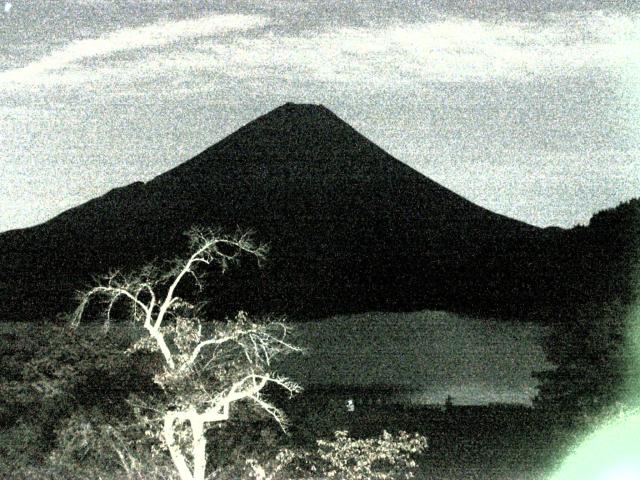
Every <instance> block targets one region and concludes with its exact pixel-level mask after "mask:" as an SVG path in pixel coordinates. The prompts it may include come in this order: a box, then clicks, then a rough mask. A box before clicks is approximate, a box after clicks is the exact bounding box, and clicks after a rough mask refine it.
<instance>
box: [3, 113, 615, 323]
mask: <svg viewBox="0 0 640 480" xmlns="http://www.w3.org/2000/svg"><path fill="white" fill-rule="evenodd" d="M194 224H197V225H204V226H213V227H221V228H222V229H223V231H228V232H233V231H235V230H236V229H237V228H241V229H252V230H254V231H255V237H256V238H257V239H258V240H259V241H262V242H268V243H269V245H270V254H269V258H268V263H267V265H266V267H264V268H262V269H258V268H257V267H256V266H254V265H253V264H252V263H251V262H245V263H244V264H243V266H242V267H241V268H240V269H235V270H234V271H233V272H232V273H231V274H229V275H227V276H225V278H224V281H223V282H222V281H220V282H218V281H215V282H214V285H213V286H212V287H211V291H210V293H211V295H210V300H211V302H212V303H211V305H212V309H213V310H214V312H216V313H221V312H228V311H231V310H234V309H237V308H243V309H245V310H248V311H250V312H256V313H257V312H281V313H287V314H289V315H290V316H292V317H294V318H302V317H320V316H324V315H328V314H332V313H346V312H357V311H360V312H361V311H371V310H418V309H423V308H438V309H447V310H453V311H460V312H472V313H480V314H485V315H495V316H511V315H517V316H518V317H522V316H524V315H531V314H534V313H539V312H544V311H549V310H551V309H552V307H553V306H555V305H557V304H558V303H559V302H561V301H564V300H565V299H566V298H567V297H568V296H571V301H572V302H579V301H581V299H582V297H584V298H586V297H587V296H588V295H589V293H588V292H580V291H577V290H576V288H577V287H576V285H581V284H580V282H582V283H584V281H585V280H584V278H582V276H583V273H584V272H583V271H588V270H589V269H590V268H591V267H592V265H591V264H589V263H588V262H586V261H585V259H584V258H580V259H578V260H579V263H580V265H583V264H584V265H586V266H585V267H584V268H583V269H582V270H580V269H579V268H578V269H576V268H573V262H574V260H576V258H575V256H576V255H578V254H577V253H576V252H577V251H576V249H575V247H576V245H590V243H589V242H590V241H591V240H589V239H590V238H591V229H590V228H589V229H587V228H585V229H583V231H582V233H580V232H579V233H578V234H577V235H573V233H572V232H571V231H564V230H561V229H540V228H537V227H533V226H531V225H527V224H525V223H522V222H519V221H516V220H513V219H510V218H507V217H504V216H501V215H498V214H495V213H492V212H490V211H488V210H486V209H484V208H482V207H479V206H477V205H474V204H473V203H471V202H469V201H467V200H465V199H464V198H462V197H460V196H458V195H456V194H455V193H453V192H451V191H449V190H447V189H446V188H444V187H443V186H441V185H439V184H437V183H435V182H433V181H432V180H430V179H428V178H426V177H425V176H423V175H421V174H420V173H418V172H416V171H415V170H413V169H411V168H410V167H408V166H406V165H404V164H403V163H401V162H399V161H398V160H396V159H395V158H393V157H391V156H390V155H389V154H387V153H386V152H384V151H383V150H382V149H380V148H379V147H377V146H376V145H374V144H373V143H372V142H370V141H369V140H367V139H366V138H365V137H363V136H362V135H360V134H359V133H358V132H356V131H355V130H354V129H353V128H351V127H350V126H349V125H347V124H346V123H345V122H343V121H342V120H341V119H339V118H338V117H337V116H336V115H334V114H333V113H332V112H331V111H329V110H328V109H326V108H324V107H322V106H317V105H294V104H286V105H283V106H281V107H279V108H277V109H275V110H273V111H271V112H270V113H268V114H266V115H264V116H262V117H259V118H258V119H256V120H254V121H252V122H250V123H249V124H247V125H245V126H244V127H242V128H241V129H239V130H238V131H236V132H235V133H233V134H232V135H230V136H228V137H226V138H225V139H223V140H222V141H220V142H219V143H217V144H215V145H213V146H212V147H210V148H209V149H207V150H205V151H204V152H202V153H201V154H199V155H197V156H196V157H194V158H193V159H191V160H189V161H187V162H185V163H183V164H181V165H179V166H178V167H176V168H174V169H172V170H170V171H168V172H166V173H164V174H162V175H160V176H158V177H156V178H154V179H153V180H151V181H149V182H147V183H142V182H137V183H134V184H131V185H129V186H126V187H123V188H118V189H115V190H112V191H110V192H109V193H107V194H106V195H104V196H102V197H99V198H96V199H94V200H91V201H89V202H87V203H85V204H83V205H80V206H78V207H76V208H73V209H71V210H68V211H66V212H64V213H62V214H61V215H58V216H57V217H55V218H53V219H51V220H50V221H48V222H46V223H44V224H41V225H38V226H35V227H32V228H28V229H23V230H15V231H10V232H5V233H3V234H1V235H0V264H1V265H2V270H1V271H0V291H2V298H3V299H4V300H3V302H2V306H0V314H2V318H3V319H5V320H34V319H35V320H37V319H39V318H42V319H46V318H49V317H52V316H53V315H55V314H56V313H57V312H61V311H68V310H69V309H70V308H72V296H73V293H74V291H75V290H76V289H78V288H81V287H83V286H86V285H87V284H89V283H90V280H91V275H92V274H97V273H102V272H106V271H107V270H109V269H112V268H124V269H129V268H135V267H137V266H140V265H141V264H143V263H145V262H147V261H150V260H153V259H155V258H158V259H163V258H171V257H173V256H174V255H176V254H180V253H183V254H184V253H185V252H186V242H185V238H184V236H183V235H182V232H184V231H185V230H187V229H188V228H189V227H190V226H192V225H194ZM581 235H582V236H584V237H585V238H586V237H588V239H585V238H582V237H581ZM605 237H606V236H605ZM594 238H595V237H594ZM604 240H606V238H604ZM594 241H595V240H594ZM585 248H591V247H585ZM585 262H586V263H585ZM569 266H571V272H572V273H571V274H569V275H568V277H571V276H572V275H573V277H575V278H573V280H576V281H577V283H574V284H572V285H570V286H569V285H567V284H566V283H565V282H564V280H563V279H564V278H565V277H566V275H567V272H565V271H564V270H565V269H566V268H569ZM583 286H584V285H583ZM580 288H581V287H580ZM609 293H610V292H607V294H609Z"/></svg>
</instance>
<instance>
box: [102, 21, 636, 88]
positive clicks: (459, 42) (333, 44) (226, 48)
mask: <svg viewBox="0 0 640 480" xmlns="http://www.w3.org/2000/svg"><path fill="white" fill-rule="evenodd" d="M639 44H640V17H631V16H624V15H621V14H605V13H603V12H591V13H582V14H576V13H572V14H557V15H555V16H550V17H549V18H547V19H546V20H545V21H544V22H542V21H535V22H534V21H532V22H522V21H520V22H515V21H504V22H487V21H479V20H471V19H463V18H448V19H441V20H438V21H431V22H421V23H409V24H407V23H398V24H392V25H386V26H371V27H362V28H354V27H343V28H339V29H337V30H334V31H324V32H321V33H318V32H313V33H311V32H309V33H303V34H299V35H294V36H286V35H275V34H265V35H261V36H258V37H252V38H251V37H241V38H236V39H234V40H233V41H218V40H212V41H210V42H208V43H204V44H202V43H201V44H199V45H197V46H194V47H193V48H190V49H188V50H185V49H182V48H180V49H174V50H165V51H162V52H155V53H153V54H150V55H149V56H148V57H147V58H145V59H144V60H139V61H138V62H137V64H136V65H135V67H133V68H131V67H132V66H131V65H125V66H123V65H120V66H119V67H115V66H114V70H113V71H111V73H116V72H117V73H116V77H119V78H121V79H123V80H125V79H128V80H131V77H130V76H129V75H130V72H131V71H137V72H142V71H144V70H145V69H146V70H153V71H155V72H156V73H167V74H171V75H174V76H176V77H178V78H179V77H180V76H182V75H184V74H185V73H187V72H188V74H189V81H190V82H191V83H197V80H198V78H197V77H195V76H194V75H195V74H197V73H198V72H200V73H201V74H202V75H201V77H200V80H201V81H202V82H204V83H205V84H206V83H211V82H216V81H219V80H220V78H221V77H220V76H219V72H221V71H222V72H224V75H225V78H228V77H229V76H232V77H236V78H238V79H243V78H248V79H251V78H259V79H263V78H265V77H271V78H275V79H277V78H282V79H286V80H296V81H307V82H337V83H348V84H362V85H366V86H367V87H368V88H375V87H376V86H382V87H385V88H386V87H388V86H389V85H402V84H411V85H415V84H416V82H418V83H420V82H424V81H444V82H464V81H491V80H514V81H523V80H524V81H526V80H528V79H531V78H541V77H542V78H545V77H564V76H571V75H582V74H584V71H585V70H590V69H597V70H603V71H606V72H610V73H613V74H615V75H619V74H621V75H622V76H624V77H626V78H631V77H635V76H636V75H638V74H640V64H639V60H638V58H637V55H635V51H636V49H637V45H639ZM225 81H226V80H225Z"/></svg>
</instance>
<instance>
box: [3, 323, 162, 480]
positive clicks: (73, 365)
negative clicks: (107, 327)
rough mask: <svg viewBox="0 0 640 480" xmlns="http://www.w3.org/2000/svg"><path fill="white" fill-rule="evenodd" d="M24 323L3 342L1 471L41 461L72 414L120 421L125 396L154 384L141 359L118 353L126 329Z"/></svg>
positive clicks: (125, 408)
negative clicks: (105, 330) (107, 331)
mask: <svg viewBox="0 0 640 480" xmlns="http://www.w3.org/2000/svg"><path fill="white" fill-rule="evenodd" d="M23 327H25V326H24V325H22V326H16V327H15V328H14V329H13V333H12V334H11V337H12V338H11V340H12V341H11V342H10V343H6V344H3V351H2V365H3V367H4V368H3V371H2V376H1V378H0V399H1V400H0V417H1V418H2V424H3V427H4V428H3V431H2V435H3V441H2V442H1V443H2V447H1V448H2V454H1V455H0V457H1V461H0V472H6V471H11V472H15V470H16V468H17V467H19V466H27V465H30V464H35V463H38V462H43V461H46V459H47V458H48V456H49V454H50V453H51V452H52V450H53V449H54V448H57V444H58V443H59V442H58V440H57V432H58V431H59V430H60V429H61V428H63V425H64V424H65V423H66V422H68V421H69V419H71V418H72V417H74V415H79V414H80V412H86V411H92V412H93V415H94V416H97V417H105V418H107V419H108V421H110V422H118V421H121V420H122V419H123V418H126V416H127V414H128V413H129V412H130V409H129V408H128V405H127V397H128V396H129V395H130V394H131V393H135V392H137V393H139V394H141V393H145V394H150V393H151V392H152V391H153V388H154V386H153V383H152V378H151V375H150V371H149V370H147V367H148V363H147V362H146V361H145V359H144V356H143V355H141V354H138V355H136V356H135V357H134V358H133V359H132V358H126V357H124V356H123V355H122V349H123V347H124V346H126V345H127V344H128V343H129V342H130V341H131V337H130V332H129V331H128V330H124V329H118V330H117V331H114V332H113V334H112V335H109V336H105V335H103V334H102V333H101V332H100V331H99V330H98V329H97V328H94V327H92V326H89V327H86V328H82V329H75V330H74V329H70V328H69V327H68V326H61V325H57V324H53V325H38V326H34V325H30V326H28V328H23ZM132 360H133V361H132Z"/></svg>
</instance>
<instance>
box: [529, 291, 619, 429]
mask: <svg viewBox="0 0 640 480" xmlns="http://www.w3.org/2000/svg"><path fill="white" fill-rule="evenodd" d="M628 313H629V312H628V308H627V307H625V306H624V305H623V304H621V303H610V304H607V305H589V306H588V307H585V308H583V309H581V310H580V311H578V312H577V313H576V314H575V316H573V318H571V319H570V320H567V321H565V322H564V323H561V324H557V325H554V326H553V327H552V329H551V331H550V333H549V334H548V336H547V337H546V338H545V341H544V344H543V347H544V350H545V353H546V356H547V359H548V360H549V361H550V362H551V363H553V364H554V365H556V366H557V368H555V369H552V370H548V371H544V372H537V373H536V374H535V376H536V377H537V378H538V379H539V380H540V381H541V385H540V390H539V394H538V396H537V398H536V399H535V404H536V406H537V407H538V408H542V409H546V410H547V411H548V412H549V413H550V414H552V415H555V416H556V417H557V419H558V420H557V421H562V420H566V421H567V422H568V423H569V425H571V424H575V423H576V422H582V423H589V422H591V421H592V420H593V419H594V417H597V416H601V415H603V414H606V413H607V411H609V410H611V409H612V408H615V406H616V404H617V403H618V402H620V401H622V400H624V392H623V387H624V384H625V379H626V377H627V375H629V374H630V372H629V371H628V370H629V366H630V365H631V362H630V360H631V359H630V355H631V352H629V349H628V348H626V344H625V338H626V330H627V323H628V322H627V319H628V318H629V315H628Z"/></svg>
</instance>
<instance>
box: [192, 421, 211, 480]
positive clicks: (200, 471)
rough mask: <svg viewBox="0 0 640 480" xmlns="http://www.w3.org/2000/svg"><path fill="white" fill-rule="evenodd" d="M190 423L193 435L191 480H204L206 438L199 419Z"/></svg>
mask: <svg viewBox="0 0 640 480" xmlns="http://www.w3.org/2000/svg"><path fill="white" fill-rule="evenodd" d="M190 421H191V433H192V434H193V447H192V448H193V480H204V479H205V473H206V469H207V438H206V437H205V435H204V422H203V421H202V419H201V418H193V419H190Z"/></svg>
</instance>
